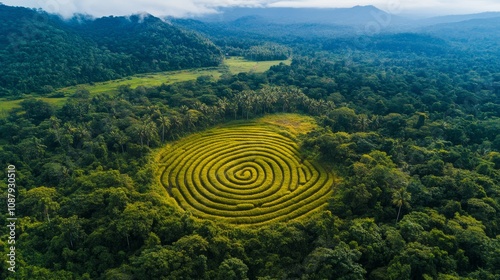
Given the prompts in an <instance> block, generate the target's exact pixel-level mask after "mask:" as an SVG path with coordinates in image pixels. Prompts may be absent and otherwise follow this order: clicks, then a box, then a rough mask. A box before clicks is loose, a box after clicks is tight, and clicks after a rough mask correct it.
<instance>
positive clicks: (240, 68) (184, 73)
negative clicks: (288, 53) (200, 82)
mask: <svg viewBox="0 0 500 280" xmlns="http://www.w3.org/2000/svg"><path fill="white" fill-rule="evenodd" d="M279 63H285V64H287V65H290V63H291V60H275V61H249V60H246V59H244V58H242V57H231V58H228V59H226V60H225V61H224V66H225V67H214V68H199V69H191V70H181V71H166V72H158V73H147V74H138V75H134V76H130V77H126V78H122V79H117V80H111V81H106V82H100V83H93V84H81V85H76V86H71V87H65V88H61V89H58V90H57V91H56V93H62V94H64V95H68V94H73V93H74V92H75V91H76V90H78V89H86V90H88V91H89V92H90V94H99V93H117V92H118V87H120V86H130V87H131V88H132V89H134V88H136V87H138V86H146V87H153V86H160V85H161V84H172V83H178V82H186V81H192V80H196V79H197V78H198V77H201V76H209V77H212V78H213V79H215V80H217V79H219V78H220V76H221V75H222V73H223V72H225V71H226V72H227V71H228V70H227V69H229V72H230V73H231V74H238V73H241V72H256V73H262V72H265V71H267V70H269V68H271V66H273V65H278V64H279ZM37 99H40V100H43V101H46V102H48V103H50V104H53V105H55V106H57V107H59V106H62V105H63V104H64V102H65V101H66V97H60V98H46V97H39V98H37ZM21 101H22V99H18V100H7V99H4V98H0V118H4V117H6V116H7V113H8V112H9V111H10V110H12V109H14V108H18V107H19V103H21Z"/></svg>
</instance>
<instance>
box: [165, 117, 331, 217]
mask: <svg viewBox="0 0 500 280" xmlns="http://www.w3.org/2000/svg"><path fill="white" fill-rule="evenodd" d="M160 164H161V173H160V174H161V175H160V176H161V177H160V181H161V183H162V184H163V186H164V187H165V188H166V189H167V191H168V193H169V194H170V195H171V196H172V197H173V198H174V199H175V200H176V201H177V203H178V204H179V206H181V207H182V208H184V209H185V210H187V211H190V212H191V213H192V214H193V215H194V216H196V217H199V218H207V219H214V220H222V221H225V222H229V223H233V224H265V223H269V222H272V221H288V220H291V219H295V218H298V217H301V216H304V215H307V214H308V213H310V212H312V211H314V210H316V209H317V208H319V207H322V206H324V205H325V204H326V202H327V200H328V198H329V197H330V194H331V192H332V185H333V176H332V174H330V173H329V172H327V171H326V170H325V169H323V168H322V167H321V166H319V165H318V164H315V163H311V162H309V161H307V160H303V159H302V158H301V155H300V153H299V151H298V147H297V145H296V144H295V142H293V141H292V140H291V139H290V138H288V137H285V136H282V135H280V134H278V133H276V132H275V131H274V130H272V129H270V128H269V127H267V126H262V125H256V124H252V123H250V124H248V125H238V126H230V127H224V128H217V129H212V130H210V131H207V132H205V133H203V134H201V135H193V136H190V137H187V138H184V139H182V140H181V141H178V142H177V143H176V144H174V145H173V146H171V147H170V148H168V149H167V150H166V151H164V152H163V154H162V157H161V159H160Z"/></svg>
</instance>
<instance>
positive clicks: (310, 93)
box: [0, 48, 500, 280]
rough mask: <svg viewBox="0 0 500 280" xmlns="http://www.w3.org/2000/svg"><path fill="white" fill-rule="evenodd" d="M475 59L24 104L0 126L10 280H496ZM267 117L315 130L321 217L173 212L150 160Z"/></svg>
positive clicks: (490, 153)
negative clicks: (11, 197) (10, 185)
mask: <svg viewBox="0 0 500 280" xmlns="http://www.w3.org/2000/svg"><path fill="white" fill-rule="evenodd" d="M314 52H316V50H315V49H306V48H304V49H303V50H302V54H305V53H314ZM409 53H410V54H409ZM488 58H489V56H487V55H485V54H477V53H475V54H469V55H461V56H457V55H456V54H455V53H449V54H445V55H442V56H437V57H436V56H434V55H432V54H431V55H429V54H428V53H426V52H399V51H383V52H381V51H376V52H372V51H370V50H363V51H360V50H358V51H353V52H349V53H345V52H331V53H316V54H315V55H314V56H302V57H300V56H298V55H294V60H293V62H292V64H291V65H290V66H287V65H284V64H280V65H277V66H274V67H272V68H271V69H270V70H269V71H267V72H266V73H264V74H255V73H252V74H247V73H240V74H238V75H234V76H230V75H223V76H222V77H221V78H220V79H219V80H217V81H214V80H211V79H210V78H209V77H200V78H198V79H197V80H196V81H191V82H185V83H177V84H170V85H162V86H159V87H151V88H147V87H141V86H139V87H137V88H134V89H132V88H130V87H127V86H124V87H121V88H119V90H118V94H117V95H109V94H99V95H95V96H91V95H90V94H89V93H88V92H87V91H85V90H79V91H77V92H76V93H75V94H74V95H73V96H72V97H71V98H68V101H67V102H66V104H65V105H63V106H62V107H61V108H54V107H52V106H51V105H50V104H48V103H46V102H43V101H37V100H25V101H23V102H22V103H21V108H19V109H16V110H14V111H12V112H11V113H10V115H9V116H8V117H7V118H6V119H2V120H0V139H2V142H0V143H1V149H0V165H1V166H7V165H8V164H14V165H15V166H16V170H17V172H18V173H17V174H18V176H19V181H20V182H22V184H23V187H22V188H21V190H20V191H21V193H20V194H19V196H20V197H21V199H20V201H19V205H18V209H19V210H18V211H19V212H18V213H19V217H21V218H20V220H19V223H20V224H21V225H22V226H21V227H20V228H19V231H18V233H17V234H18V236H19V239H18V241H19V242H18V243H17V245H16V246H17V247H16V252H17V253H18V255H17V256H18V259H17V260H18V263H19V266H18V272H17V274H16V276H15V277H19V278H21V279H44V278H46V279H124V278H128V279H161V278H162V277H163V278H168V277H171V278H175V279H374V280H375V279H498V278H499V277H500V270H499V267H500V257H499V256H500V255H499V254H498V252H499V251H500V242H499V240H498V236H499V235H500V227H499V223H498V221H499V220H500V216H499V215H500V214H499V213H500V189H499V186H500V136H499V135H500V125H499V123H500V119H499V116H500V105H498V104H500V100H499V89H500V88H499V87H498V85H499V82H500V75H499V73H500V65H499V64H498V62H496V61H495V60H491V61H489V63H484V62H485V61H487V60H488ZM277 112H297V113H303V114H307V115H312V116H315V117H316V118H317V121H318V123H319V125H320V127H319V128H318V129H316V130H315V131H312V132H310V133H308V134H307V135H303V136H301V138H300V141H301V143H300V146H301V151H302V152H303V153H304V155H305V156H307V157H309V158H311V159H315V160H320V161H321V162H322V164H323V166H324V167H325V168H329V169H331V170H333V171H334V173H335V174H336V175H337V176H338V177H339V179H338V180H336V183H335V185H334V186H333V188H334V196H333V197H332V199H331V201H330V202H329V204H328V206H327V208H326V209H325V211H323V212H320V213H318V214H317V215H316V216H314V217H312V218H311V219H307V220H301V221H290V222H288V223H277V224H275V225H271V226H265V227H260V228H255V229H253V228H235V227H230V226H228V225H224V224H220V223H216V222H214V221H208V220H203V221H201V220H199V219H196V218H195V217H192V216H190V214H189V213H184V212H181V211H179V210H178V208H176V207H174V206H173V205H172V203H173V202H172V201H171V200H170V199H168V198H167V196H166V193H165V192H164V190H162V189H161V188H160V187H159V186H158V185H157V183H156V180H155V178H154V170H155V169H156V166H154V160H153V159H152V158H151V157H152V156H153V155H154V149H155V148H158V147H161V146H162V145H164V144H165V143H167V142H168V141H172V140H176V139H179V138H180V137H182V136H183V135H187V134H189V133H193V132H195V131H197V130H201V129H205V128H206V127H210V126H213V125H216V124H220V123H225V122H228V121H231V120H234V119H239V120H246V119H251V118H253V117H258V116H261V115H265V114H270V113H277ZM0 186H1V188H2V189H5V187H6V186H5V183H2V184H0ZM0 200H5V198H0ZM4 203H5V202H4ZM0 218H1V219H5V218H6V217H5V213H3V212H2V213H0ZM6 235H7V228H2V229H0V236H1V237H0V242H1V241H3V240H7V239H6V238H5V236H6ZM0 246H1V250H2V252H3V254H4V255H6V254H7V244H6V243H5V242H3V243H0ZM6 265H8V264H7V263H6V262H2V264H1V266H2V268H5V269H2V270H1V273H2V274H0V277H1V278H2V279H8V277H9V275H10V274H8V272H7V269H6Z"/></svg>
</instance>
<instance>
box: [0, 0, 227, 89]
mask: <svg viewBox="0 0 500 280" xmlns="http://www.w3.org/2000/svg"><path fill="white" fill-rule="evenodd" d="M0 35H1V36H0V37H1V39H0V63H1V65H2V68H1V69H0V96H8V95H20V94H29V93H33V92H36V93H42V94H43V93H48V92H51V91H53V90H54V88H57V87H64V86H70V85H76V84H81V83H91V82H98V81H105V80H110V79H116V78H120V77H124V76H128V75H133V74H136V73H144V72H155V71H166V70H178V69H185V68H195V67H205V66H216V65H219V64H220V63H221V62H222V53H221V51H220V49H219V48H218V47H216V46H215V45H214V44H213V43H211V42H210V41H209V40H207V39H206V38H203V37H201V36H199V35H197V34H194V33H192V32H188V31H183V30H181V29H179V28H177V27H174V26H172V25H170V24H168V23H166V22H163V21H162V20H160V19H158V18H155V17H153V16H150V15H143V16H138V15H137V16H130V17H127V18H125V17H108V18H101V19H96V20H91V19H87V18H75V19H73V20H72V21H63V20H62V19H60V18H59V17H57V16H55V15H50V14H47V13H45V12H42V11H36V10H30V9H26V8H20V7H9V6H5V5H1V4H0Z"/></svg>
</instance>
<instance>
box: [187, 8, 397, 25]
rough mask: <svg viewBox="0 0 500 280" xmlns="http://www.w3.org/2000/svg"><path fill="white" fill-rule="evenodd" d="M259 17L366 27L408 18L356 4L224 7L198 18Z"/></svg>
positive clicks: (285, 22)
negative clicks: (344, 5)
mask: <svg viewBox="0 0 500 280" xmlns="http://www.w3.org/2000/svg"><path fill="white" fill-rule="evenodd" d="M249 16H254V17H259V18H261V19H263V20H266V21H268V22H271V23H277V24H300V23H316V24H332V25H349V26H365V25H367V24H372V23H373V22H379V24H383V25H390V24H394V23H396V24H400V23H402V22H405V21H406V20H405V19H403V18H401V17H398V16H395V15H390V14H388V13H387V12H384V11H382V10H380V9H378V8H376V7H374V6H356V7H352V8H272V7H268V8H224V9H221V10H220V13H219V14H214V15H207V16H202V17H197V18H195V19H198V20H201V21H207V22H232V21H234V20H237V19H239V18H244V17H249Z"/></svg>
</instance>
